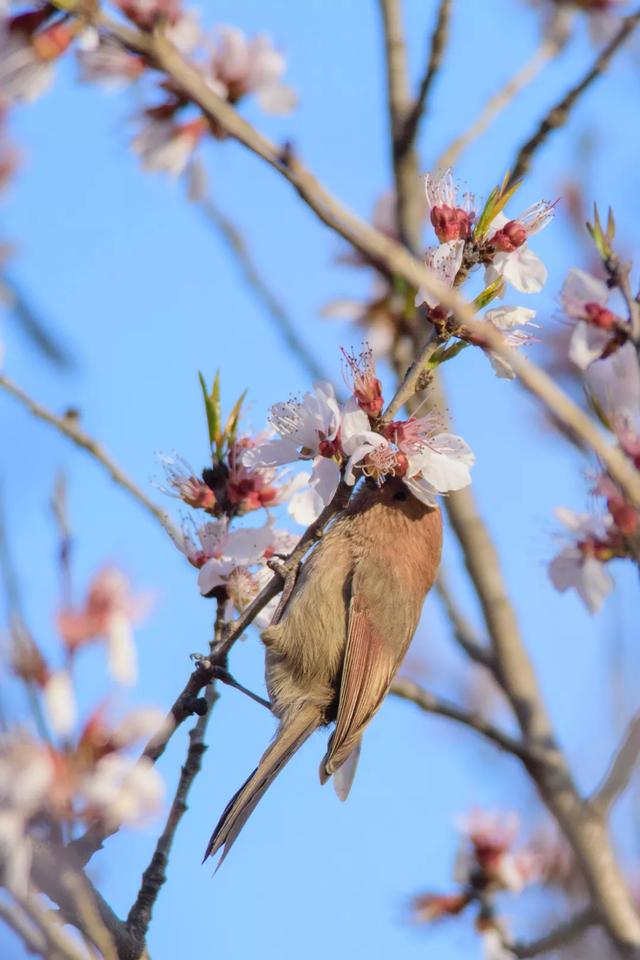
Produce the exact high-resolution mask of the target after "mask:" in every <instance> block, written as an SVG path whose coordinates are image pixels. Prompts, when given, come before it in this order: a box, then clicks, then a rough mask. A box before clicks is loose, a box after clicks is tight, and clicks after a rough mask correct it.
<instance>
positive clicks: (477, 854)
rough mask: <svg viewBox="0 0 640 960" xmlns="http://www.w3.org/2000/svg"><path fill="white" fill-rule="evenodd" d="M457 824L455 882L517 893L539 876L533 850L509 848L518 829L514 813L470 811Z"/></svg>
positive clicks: (518, 823)
mask: <svg viewBox="0 0 640 960" xmlns="http://www.w3.org/2000/svg"><path fill="white" fill-rule="evenodd" d="M457 825H458V829H459V830H460V832H461V834H462V845H461V847H460V850H459V852H458V857H457V860H456V867H455V878H456V880H457V882H458V883H461V884H464V885H468V884H472V885H473V884H478V883H480V884H481V885H482V886H483V887H486V886H487V885H489V886H491V887H493V888H494V889H499V890H510V891H511V892H512V893H518V892H519V891H520V890H522V888H523V887H524V886H526V885H527V884H530V883H534V882H536V880H538V879H539V876H540V864H539V862H538V859H537V857H536V856H535V854H534V852H533V851H532V850H531V849H529V848H528V847H522V848H520V849H519V850H516V851H514V850H513V846H514V844H515V841H516V838H517V836H518V832H519V829H520V822H519V819H518V816H517V814H515V813H513V812H508V813H503V812H501V811H483V810H473V811H471V813H469V814H468V815H466V816H464V817H459V818H458V822H457Z"/></svg>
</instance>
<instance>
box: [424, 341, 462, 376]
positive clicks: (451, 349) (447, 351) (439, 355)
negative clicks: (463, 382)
mask: <svg viewBox="0 0 640 960" xmlns="http://www.w3.org/2000/svg"><path fill="white" fill-rule="evenodd" d="M468 346H469V344H468V343H467V342H466V341H465V340H456V341H455V343H452V344H451V346H448V347H447V346H442V347H438V349H437V350H436V352H435V353H434V354H433V355H432V357H431V359H430V360H429V369H430V370H435V368H436V367H439V366H440V364H441V363H446V362H447V360H452V359H453V358H454V357H457V356H458V354H459V353H460V352H461V351H462V350H464V348H465V347H468Z"/></svg>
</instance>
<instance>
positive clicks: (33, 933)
mask: <svg viewBox="0 0 640 960" xmlns="http://www.w3.org/2000/svg"><path fill="white" fill-rule="evenodd" d="M0 918H1V919H2V920H4V922H5V923H6V924H7V926H8V927H11V929H12V930H13V932H14V933H15V934H17V936H18V937H20V939H21V940H22V942H23V944H24V946H25V947H26V949H27V950H28V951H29V953H39V954H41V955H42V956H43V957H44V956H45V954H46V950H47V941H46V940H45V938H44V935H43V933H42V932H41V930H40V929H39V928H38V927H37V926H36V925H35V924H33V923H32V922H31V920H30V918H29V917H28V916H26V915H25V913H24V912H23V911H22V910H21V908H20V907H19V906H18V905H17V904H13V905H12V904H10V903H7V902H6V901H4V900H0Z"/></svg>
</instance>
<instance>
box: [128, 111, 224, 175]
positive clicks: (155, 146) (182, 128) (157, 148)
mask: <svg viewBox="0 0 640 960" xmlns="http://www.w3.org/2000/svg"><path fill="white" fill-rule="evenodd" d="M207 130H208V122H207V121H206V120H205V119H204V118H203V117H198V118H197V119H195V120H190V121H188V122H186V123H175V122H173V121H171V120H155V119H153V118H150V117H148V118H147V119H146V121H145V124H144V126H143V127H142V129H141V130H140V132H139V133H138V134H137V135H136V137H134V139H133V141H132V144H131V146H132V148H133V151H134V153H137V154H138V155H139V156H140V162H141V163H142V168H143V170H150V171H156V172H158V173H166V174H168V175H169V176H171V177H174V178H175V177H179V176H180V175H181V174H182V173H184V171H185V169H186V167H187V164H188V163H189V160H190V159H191V157H192V155H193V153H194V151H195V149H196V147H197V146H198V143H199V142H200V140H201V139H202V137H203V136H204V135H205V133H206V132H207Z"/></svg>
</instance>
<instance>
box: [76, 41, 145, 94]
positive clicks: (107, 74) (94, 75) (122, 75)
mask: <svg viewBox="0 0 640 960" xmlns="http://www.w3.org/2000/svg"><path fill="white" fill-rule="evenodd" d="M78 64H79V67H80V74H79V79H80V81H81V83H97V84H99V85H100V86H102V87H104V88H105V89H106V90H113V91H116V90H123V89H124V88H125V87H128V86H129V85H130V84H131V83H133V82H134V81H135V80H137V79H138V78H139V77H140V76H141V75H142V74H143V73H144V71H145V62H144V60H143V59H142V57H139V56H137V55H136V54H132V53H129V52H128V51H127V50H124V49H123V48H122V47H120V46H118V44H116V43H114V42H113V41H111V40H108V39H101V40H100V43H99V44H98V46H96V47H95V48H94V49H92V50H81V51H80V52H79V53H78Z"/></svg>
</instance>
